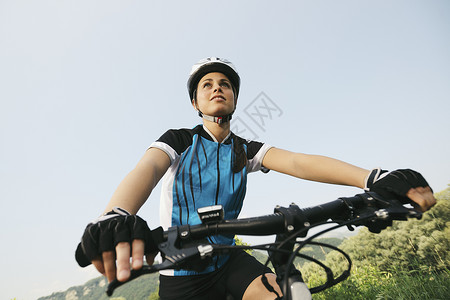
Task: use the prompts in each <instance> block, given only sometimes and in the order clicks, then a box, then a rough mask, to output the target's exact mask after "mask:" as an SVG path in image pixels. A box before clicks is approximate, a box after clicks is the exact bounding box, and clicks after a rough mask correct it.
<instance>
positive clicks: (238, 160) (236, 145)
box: [233, 134, 247, 173]
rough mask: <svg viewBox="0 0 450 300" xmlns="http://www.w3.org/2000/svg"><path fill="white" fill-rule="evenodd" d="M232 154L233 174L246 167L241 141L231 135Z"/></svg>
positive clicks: (245, 157)
mask: <svg viewBox="0 0 450 300" xmlns="http://www.w3.org/2000/svg"><path fill="white" fill-rule="evenodd" d="M233 153H234V163H233V172H234V173H238V172H240V171H241V170H242V169H243V168H244V167H245V166H246V165H247V154H246V153H245V150H244V145H243V143H242V141H241V139H239V138H237V137H236V135H234V134H233Z"/></svg>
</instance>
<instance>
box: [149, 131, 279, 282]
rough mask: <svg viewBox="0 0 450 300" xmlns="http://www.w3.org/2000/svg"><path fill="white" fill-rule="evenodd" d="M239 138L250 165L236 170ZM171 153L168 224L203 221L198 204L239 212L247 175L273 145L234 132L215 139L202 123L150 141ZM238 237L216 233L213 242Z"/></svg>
mask: <svg viewBox="0 0 450 300" xmlns="http://www.w3.org/2000/svg"><path fill="white" fill-rule="evenodd" d="M235 143H239V147H243V150H244V151H245V154H246V157H247V164H246V165H245V166H244V168H242V169H241V170H240V171H239V172H233V165H234V162H235V159H236V154H235V152H236V151H235V145H234V144H235ZM150 147H152V148H158V149H161V150H163V151H164V152H166V153H167V155H168V156H169V157H170V160H171V166H170V167H169V169H168V171H167V172H166V174H165V175H164V178H163V183H162V190H161V203H160V217H161V223H162V226H163V227H164V228H165V229H167V228H168V227H171V226H177V225H185V224H190V225H195V224H200V223H201V221H200V218H199V216H198V215H197V209H198V208H200V207H205V206H211V205H217V204H220V205H222V206H223V209H224V218H225V219H235V218H237V217H238V215H239V213H240V211H241V208H242V204H243V200H244V197H245V192H246V186H247V174H248V173H250V172H255V171H258V170H261V169H262V160H263V158H264V155H265V154H266V152H267V150H269V149H270V146H268V145H266V144H263V143H260V142H255V141H247V140H245V139H242V138H240V137H238V136H236V135H234V134H233V133H230V134H229V135H228V136H227V137H226V138H225V139H224V141H223V142H222V143H219V142H217V141H216V140H215V138H214V136H213V135H212V134H211V133H210V132H208V130H207V128H206V127H204V126H202V125H198V126H196V127H195V128H193V129H178V130H168V131H167V132H166V133H164V134H163V135H162V136H161V137H160V138H159V139H158V140H157V141H156V142H154V143H152V145H151V146H150ZM233 238H234V236H226V235H216V236H211V237H210V238H209V239H210V242H211V243H214V244H227V245H231V244H233V243H234V239H233ZM226 260H227V256H221V257H219V258H215V261H214V263H213V264H211V265H210V266H209V267H207V268H206V269H205V270H204V271H203V272H202V273H208V272H212V271H214V270H215V269H216V268H218V267H220V266H221V265H223V263H225V261H226ZM162 274H164V275H175V276H177V275H178V276H179V275H193V274H199V273H197V272H194V271H187V270H179V271H170V272H162Z"/></svg>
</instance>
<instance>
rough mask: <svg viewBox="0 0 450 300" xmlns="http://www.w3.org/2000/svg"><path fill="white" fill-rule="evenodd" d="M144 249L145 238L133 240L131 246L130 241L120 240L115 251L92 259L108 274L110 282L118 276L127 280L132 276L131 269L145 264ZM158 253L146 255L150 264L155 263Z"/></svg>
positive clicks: (122, 279) (106, 252) (96, 266)
mask: <svg viewBox="0 0 450 300" xmlns="http://www.w3.org/2000/svg"><path fill="white" fill-rule="evenodd" d="M144 249H145V242H144V241H143V240H138V239H135V240H133V241H132V246H131V248H130V243H127V242H120V243H118V244H117V246H116V247H115V249H114V250H115V251H105V252H103V253H102V254H101V256H100V257H98V258H95V259H93V260H92V264H93V265H94V266H95V268H96V269H97V270H98V271H99V272H100V273H101V274H102V275H103V276H106V278H107V279H108V282H111V281H113V280H114V279H116V278H117V280H119V281H122V282H123V281H127V280H128V278H129V277H130V271H131V269H133V270H139V269H140V268H142V266H143V265H144V262H143V257H144V255H145V253H144ZM131 252H132V253H131ZM157 253H158V252H154V253H151V254H147V255H145V257H146V261H147V264H148V265H152V264H153V261H154V259H155V256H156V254H157ZM130 257H131V264H130Z"/></svg>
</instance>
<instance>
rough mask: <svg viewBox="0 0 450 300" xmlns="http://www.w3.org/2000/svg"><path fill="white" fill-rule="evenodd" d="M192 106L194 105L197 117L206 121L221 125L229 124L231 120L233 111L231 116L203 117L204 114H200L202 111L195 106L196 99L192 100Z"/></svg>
mask: <svg viewBox="0 0 450 300" xmlns="http://www.w3.org/2000/svg"><path fill="white" fill-rule="evenodd" d="M194 104H195V109H196V110H197V111H198V116H199V117H200V118H202V119H205V120H207V121H210V122H214V123H217V124H222V123H226V122H230V120H231V118H232V117H233V113H234V110H233V111H232V112H231V114H228V115H226V116H219V117H215V116H209V115H205V114H204V113H202V111H201V110H200V108H199V107H198V105H197V100H196V99H194Z"/></svg>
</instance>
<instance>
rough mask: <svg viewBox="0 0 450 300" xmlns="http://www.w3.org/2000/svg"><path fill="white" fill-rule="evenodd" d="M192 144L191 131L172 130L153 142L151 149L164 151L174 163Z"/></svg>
mask: <svg viewBox="0 0 450 300" xmlns="http://www.w3.org/2000/svg"><path fill="white" fill-rule="evenodd" d="M191 143H192V133H191V132H190V131H189V130H187V129H170V130H167V131H166V132H165V133H164V134H163V135H162V136H161V137H160V138H159V139H158V140H156V141H155V142H153V143H152V144H151V145H150V147H149V149H150V148H157V149H160V150H162V151H164V152H165V153H166V154H167V155H168V156H169V158H170V163H173V162H174V161H175V159H176V158H177V157H178V156H179V155H181V153H182V152H183V151H184V150H186V148H187V147H188V146H189V145H190V144H191Z"/></svg>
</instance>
